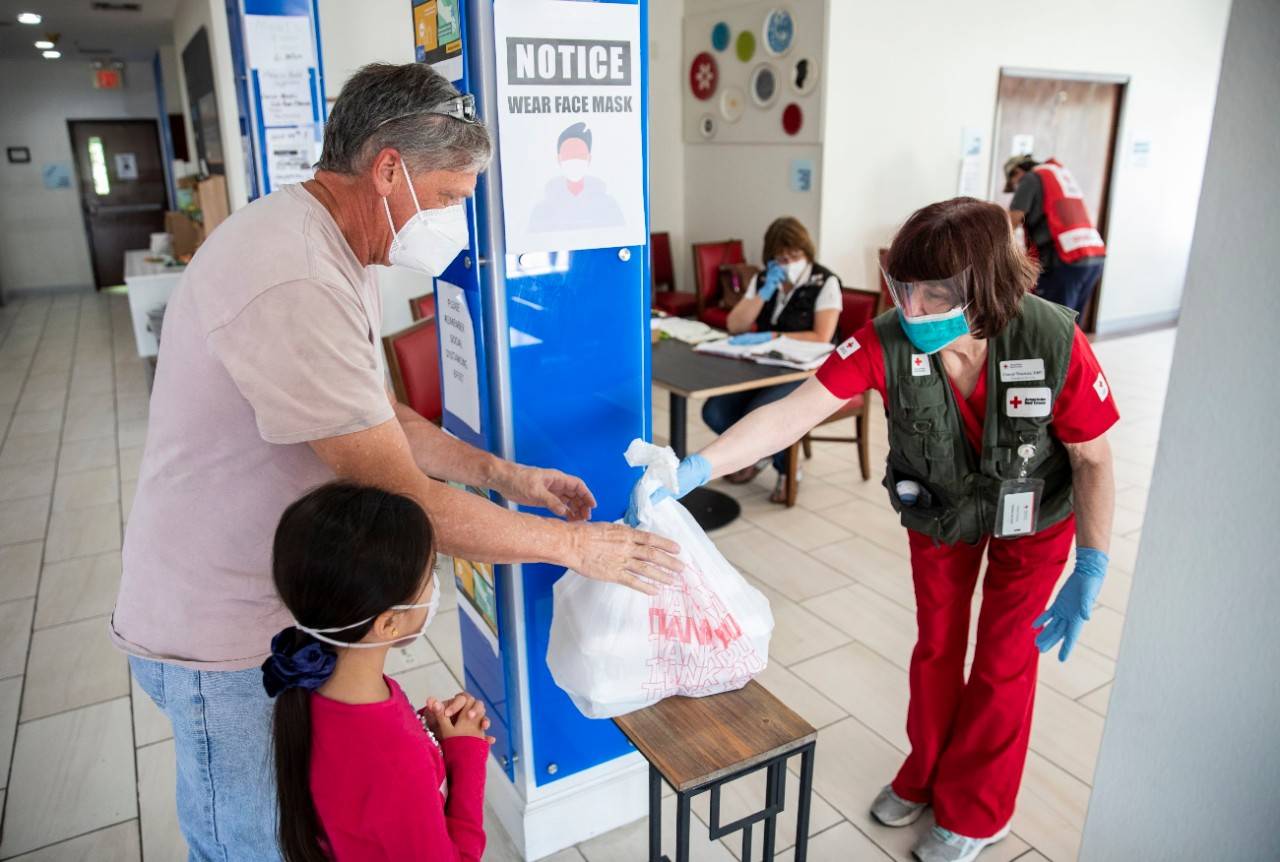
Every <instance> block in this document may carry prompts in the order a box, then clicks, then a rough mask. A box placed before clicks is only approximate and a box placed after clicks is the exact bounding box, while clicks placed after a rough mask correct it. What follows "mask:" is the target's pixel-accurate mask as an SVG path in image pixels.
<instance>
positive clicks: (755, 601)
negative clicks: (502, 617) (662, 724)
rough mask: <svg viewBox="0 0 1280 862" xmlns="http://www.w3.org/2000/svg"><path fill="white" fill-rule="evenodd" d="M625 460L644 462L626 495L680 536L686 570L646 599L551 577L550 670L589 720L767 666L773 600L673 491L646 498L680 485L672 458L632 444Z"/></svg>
mask: <svg viewBox="0 0 1280 862" xmlns="http://www.w3.org/2000/svg"><path fill="white" fill-rule="evenodd" d="M626 458H627V463H628V464H630V465H631V466H633V467H641V466H643V467H645V468H646V469H645V473H644V477H643V478H642V480H641V481H640V482H639V483H637V485H636V487H635V489H634V490H633V491H632V493H633V494H636V495H638V496H637V498H636V501H635V502H636V513H637V515H638V517H639V522H640V523H639V527H640V529H642V530H648V531H650V532H653V533H657V534H659V535H662V536H666V537H667V538H669V539H671V540H673V541H675V542H677V543H678V544H679V545H680V559H681V560H682V561H683V562H684V564H685V570H684V572H683V573H681V574H680V575H679V576H677V583H675V584H673V585H671V586H663V587H661V588H660V590H659V593H658V595H656V596H652V597H651V596H646V595H644V594H642V593H638V592H636V591H635V590H632V589H629V588H627V587H624V586H620V585H618V584H611V583H604V582H601V581H595V580H591V579H588V578H584V577H583V576H582V575H579V574H578V573H577V572H572V571H570V572H566V573H565V575H564V577H562V578H561V579H560V580H559V581H557V582H556V584H555V587H554V590H553V594H554V608H553V616H552V620H551V639H550V643H549V644H548V646H547V666H548V667H549V668H550V669H551V675H552V677H553V678H554V679H555V681H556V684H557V685H559V686H560V687H561V688H562V689H564V690H565V692H566V693H567V694H568V695H569V697H570V698H571V699H572V700H573V703H574V705H575V706H577V707H578V709H579V710H580V711H581V712H582V714H583V715H585V716H587V717H589V718H612V717H614V716H617V715H624V714H626V713H628V712H632V711H634V710H637V709H641V708H643V707H645V706H649V705H651V704H654V703H657V702H658V701H660V700H662V699H663V698H666V697H671V696H672V695H677V694H679V695H685V696H687V697H703V696H705V695H708V694H717V693H719V692H722V691H734V690H736V689H739V688H742V687H743V686H744V685H746V684H747V683H748V682H749V681H750V680H751V678H752V677H754V676H755V675H756V674H758V673H760V672H761V671H763V670H764V668H765V665H766V664H767V663H768V657H769V636H770V635H771V634H772V632H773V613H772V611H770V609H769V600H768V599H766V598H765V597H764V596H763V595H762V594H761V593H760V591H759V590H757V589H755V588H754V587H752V586H751V585H750V584H748V583H747V582H746V580H745V579H744V578H743V577H742V575H740V574H739V573H738V571H737V570H736V569H735V568H734V567H733V566H732V565H730V563H729V561H728V560H726V559H725V558H724V557H723V556H722V555H721V554H720V552H719V551H718V550H716V546H715V545H714V544H712V543H711V540H710V539H708V538H707V534H706V533H704V532H703V531H702V528H701V527H699V526H698V524H697V522H696V521H694V520H693V516H692V515H690V514H689V512H688V510H687V509H685V508H684V506H682V505H680V503H679V502H678V501H676V500H675V499H673V498H670V497H668V498H666V499H664V500H662V501H661V502H659V503H657V504H656V505H654V504H652V503H650V502H649V498H650V496H651V495H652V493H653V492H654V490H656V489H657V488H658V487H659V486H663V485H665V486H666V487H667V488H668V489H670V490H671V491H672V492H674V491H675V490H676V468H677V466H678V462H677V460H676V457H675V454H674V453H673V452H672V451H671V450H670V449H669V448H665V447H658V446H653V445H651V444H648V443H645V442H644V441H642V440H634V441H632V443H631V445H630V446H629V447H628V448H627V453H626Z"/></svg>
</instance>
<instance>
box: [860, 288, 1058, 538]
mask: <svg viewBox="0 0 1280 862" xmlns="http://www.w3.org/2000/svg"><path fill="white" fill-rule="evenodd" d="M875 327H876V334H877V335H878V336H879V338H880V344H881V345H882V347H883V349H884V367H885V392H886V394H887V396H888V398H887V400H888V413H889V459H888V464H887V468H886V471H885V477H884V485H885V487H886V488H887V489H888V490H889V499H890V501H891V502H892V503H893V508H894V509H895V510H896V511H897V512H898V513H899V515H900V516H901V518H902V525H903V526H904V527H908V528H910V529H912V530H917V531H919V532H921V533H924V534H926V535H928V536H932V537H933V538H934V539H936V540H937V541H939V542H942V543H945V544H952V543H954V542H958V541H964V542H969V543H973V542H976V541H978V540H979V539H980V538H981V537H982V536H983V535H986V534H989V533H991V532H992V531H993V529H994V527H995V520H996V503H997V500H998V499H999V493H1000V483H1001V481H1002V480H1004V479H1016V478H1018V476H1019V475H1020V473H1021V469H1022V459H1021V458H1020V457H1019V456H1018V454H1017V451H1018V449H1019V447H1021V446H1023V445H1024V444H1027V443H1029V444H1031V445H1032V446H1034V447H1035V454H1034V456H1033V457H1032V458H1031V459H1030V461H1029V462H1028V463H1027V477H1028V478H1036V479H1043V480H1044V482H1045V490H1044V494H1043V496H1042V499H1041V501H1040V511H1039V513H1038V516H1037V519H1036V529H1037V531H1039V530H1044V529H1046V528H1048V527H1051V526H1053V525H1054V524H1056V523H1058V522H1059V521H1061V520H1062V519H1063V518H1065V517H1067V516H1068V515H1070V514H1071V464H1070V462H1069V461H1068V460H1067V452H1066V449H1065V448H1063V445H1062V444H1061V443H1060V442H1059V441H1058V439H1057V438H1056V437H1055V436H1054V435H1053V433H1052V432H1051V430H1050V427H1049V425H1050V423H1051V422H1052V421H1053V405H1054V404H1056V403H1057V398H1058V393H1059V392H1061V391H1062V384H1063V381H1065V380H1066V376H1067V366H1068V364H1069V363H1070V360H1071V344H1072V339H1073V336H1074V334H1075V312H1073V311H1071V310H1069V309H1066V308H1063V307H1062V306H1060V305H1055V304H1054V303H1051V302H1046V301H1045V300H1043V299H1040V298H1039V297H1036V296H1033V295H1030V294H1028V295H1027V296H1026V297H1024V298H1023V300H1022V303H1021V306H1020V308H1019V310H1018V314H1017V316H1015V317H1014V318H1013V319H1012V320H1010V321H1009V323H1008V325H1007V326H1005V328H1004V331H1002V332H1001V333H1000V334H999V335H997V336H995V337H994V338H991V339H989V341H988V346H987V415H986V421H985V424H984V426H983V431H982V452H981V453H975V452H974V451H973V448H972V447H971V446H970V445H969V442H968V439H967V438H966V437H965V434H964V427H963V424H962V422H961V419H960V413H959V410H958V409H957V407H956V404H955V394H954V392H953V390H952V388H951V385H950V382H949V381H948V378H947V373H946V371H945V369H944V368H943V366H942V360H941V358H940V357H939V356H938V355H937V354H933V355H932V356H925V355H923V354H920V353H918V352H917V350H916V348H915V347H914V346H913V345H912V344H911V341H910V340H909V339H908V338H907V336H906V334H905V333H904V332H903V330H902V326H901V325H900V323H899V322H898V312H897V311H896V310H895V309H890V310H889V311H887V312H885V313H884V314H881V315H880V316H879V317H877V318H876V319H875ZM917 359H919V360H920V363H916V362H915V360H917ZM1037 360H1040V361H1039V362H1037ZM1002 363H1003V365H1002ZM913 365H915V370H914V371H913ZM926 366H927V370H928V373H927V374H926V373H923V371H924V370H925V367H926ZM1041 366H1043V370H1042V369H1041ZM1045 390H1048V391H1047V392H1046V391H1045ZM1046 395H1047V396H1048V397H1047V399H1046V397H1045V396H1046ZM1011 414H1012V415H1011ZM903 479H914V480H915V481H917V482H918V483H919V484H920V485H921V486H922V487H923V488H924V489H925V490H926V491H927V492H928V495H927V497H928V499H926V498H924V497H922V498H921V499H920V500H919V501H917V503H916V505H914V506H904V505H903V504H902V501H901V500H899V499H898V493H897V490H896V486H897V483H898V482H900V481H902V480H903Z"/></svg>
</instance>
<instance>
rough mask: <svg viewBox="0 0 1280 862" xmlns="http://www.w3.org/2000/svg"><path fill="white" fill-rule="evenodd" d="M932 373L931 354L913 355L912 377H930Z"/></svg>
mask: <svg viewBox="0 0 1280 862" xmlns="http://www.w3.org/2000/svg"><path fill="white" fill-rule="evenodd" d="M931 373H933V372H932V371H931V366H930V365H929V354H927V353H913V354H911V376H912V377H928V376H929V375H930V374H931Z"/></svg>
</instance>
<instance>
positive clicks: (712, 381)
mask: <svg viewBox="0 0 1280 862" xmlns="http://www.w3.org/2000/svg"><path fill="white" fill-rule="evenodd" d="M811 374H813V372H812V371H799V370H797V369H794V368H783V367H782V366H779V365H760V364H758V363H755V362H749V361H746V360H742V359H730V358H727V357H724V356H712V355H711V354H708V353H698V352H697V351H695V350H694V349H693V346H692V345H689V344H685V343H684V342H683V341H676V340H675V339H664V340H662V341H659V342H658V343H657V344H655V345H653V385H654V386H657V387H659V388H662V389H665V390H667V392H668V393H670V397H671V408H670V409H671V429H670V432H669V434H668V438H667V439H668V440H669V441H670V443H671V448H672V449H673V450H674V451H675V453H676V457H677V458H683V457H684V456H685V455H687V454H688V452H687V448H688V447H687V442H686V436H685V435H686V430H687V427H688V415H687V413H688V400H689V399H690V398H710V397H711V396H713V395H727V394H729V393H731V392H746V391H749V390H751V389H765V388H767V387H769V386H777V385H778V384H780V383H792V382H795V381H797V380H804V379H805V378H807V377H809V375H811ZM680 502H681V503H683V504H684V506H685V508H687V509H688V510H689V512H690V513H691V514H692V515H693V517H694V520H696V521H697V522H698V525H699V526H701V527H702V528H703V529H704V530H714V529H716V528H717V527H723V526H725V525H726V524H729V523H731V522H732V521H733V520H734V519H735V518H737V517H738V515H739V514H740V513H741V512H742V507H741V506H739V505H738V501H737V500H735V499H733V498H732V497H730V496H729V495H728V494H726V493H724V492H723V491H717V490H715V489H713V488H706V487H703V488H698V489H697V490H696V491H692V492H690V493H689V494H686V495H685V496H684V498H683V499H681V501H680Z"/></svg>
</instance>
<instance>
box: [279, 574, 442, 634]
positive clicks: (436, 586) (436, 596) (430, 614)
mask: <svg viewBox="0 0 1280 862" xmlns="http://www.w3.org/2000/svg"><path fill="white" fill-rule="evenodd" d="M415 608H426V609H427V618H426V619H425V620H423V621H422V628H420V629H418V630H417V631H416V632H414V633H413V634H411V635H405V636H404V637H399V638H396V639H395V640H393V641H374V642H373V643H347V642H346V641H340V640H337V639H335V638H331V637H329V635H330V634H332V633H333V632H343V631H346V630H347V629H353V628H355V627H356V626H362V625H364V624H365V623H367V622H369V620H373V619H377V617H376V616H373V617H367V618H365V619H363V620H360V622H358V623H351V624H350V625H346V626H334V627H333V628H330V629H311V628H307V627H306V626H294V628H296V629H297V630H298V631H302V632H306V633H307V634H309V635H311V636H312V637H313V638H315V639H316V640H318V641H323V642H324V643H327V644H332V645H333V646H336V647H346V648H348V649H373V648H374V647H383V646H388V645H390V646H399V647H407V646H409V645H410V644H412V643H413V642H414V641H416V640H417V639H418V638H420V637H422V636H423V635H424V634H426V633H427V627H428V626H430V625H431V621H432V620H433V619H435V618H436V611H438V610H440V581H439V579H436V580H435V581H434V582H433V583H432V585H431V598H430V599H429V600H428V601H425V602H418V603H417V604H415V605H392V606H391V607H390V608H388V610H392V611H411V610H413V609H415Z"/></svg>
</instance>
